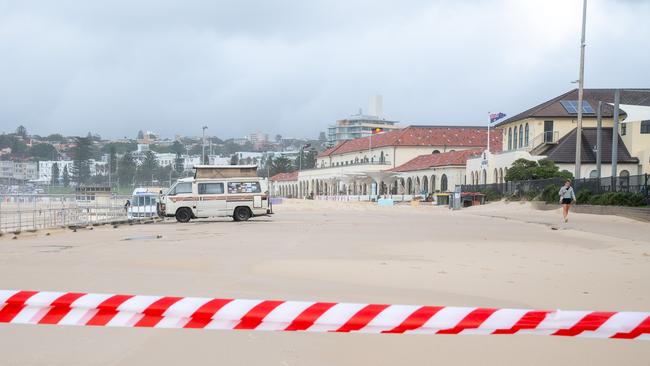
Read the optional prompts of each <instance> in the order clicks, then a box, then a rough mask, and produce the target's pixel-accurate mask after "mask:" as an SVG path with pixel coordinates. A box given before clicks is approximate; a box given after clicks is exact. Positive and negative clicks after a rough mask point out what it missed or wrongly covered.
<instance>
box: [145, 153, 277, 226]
mask: <svg viewBox="0 0 650 366" xmlns="http://www.w3.org/2000/svg"><path fill="white" fill-rule="evenodd" d="M194 169H195V173H194V177H193V178H183V179H179V180H178V181H177V182H176V183H175V184H174V185H172V186H171V187H170V188H169V190H168V191H167V192H164V193H163V194H162V195H161V196H160V202H159V204H158V214H159V215H161V216H167V217H176V220H177V221H179V222H188V221H190V220H191V219H196V218H204V217H219V216H231V217H232V218H233V219H234V220H235V221H246V220H248V219H250V218H251V217H254V216H262V215H269V214H271V213H272V208H271V205H270V203H269V194H268V184H267V181H266V179H264V178H260V177H258V176H257V166H255V165H253V166H248V165H227V166H209V165H199V166H195V167H194Z"/></svg>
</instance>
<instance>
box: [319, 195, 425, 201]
mask: <svg viewBox="0 0 650 366" xmlns="http://www.w3.org/2000/svg"><path fill="white" fill-rule="evenodd" d="M379 198H387V199H392V200H393V201H394V202H409V201H412V200H413V199H414V198H419V199H424V195H412V194H382V195H350V196H347V195H340V196H315V197H314V199H316V200H319V201H338V202H370V201H376V200H377V199H379Z"/></svg>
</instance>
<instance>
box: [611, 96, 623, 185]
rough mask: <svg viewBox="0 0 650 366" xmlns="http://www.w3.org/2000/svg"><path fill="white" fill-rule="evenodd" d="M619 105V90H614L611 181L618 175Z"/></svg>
mask: <svg viewBox="0 0 650 366" xmlns="http://www.w3.org/2000/svg"><path fill="white" fill-rule="evenodd" d="M620 103H621V90H620V89H616V90H614V124H613V127H612V179H615V178H616V177H617V176H618V174H616V172H617V168H618V118H619V108H618V105H619V104H620Z"/></svg>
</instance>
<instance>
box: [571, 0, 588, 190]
mask: <svg viewBox="0 0 650 366" xmlns="http://www.w3.org/2000/svg"><path fill="white" fill-rule="evenodd" d="M586 25H587V0H583V3H582V37H581V39H580V78H579V79H578V126H577V130H576V171H575V174H574V176H575V178H576V179H580V169H581V163H582V156H581V153H582V99H583V94H584V86H585V46H586V44H585V32H586Z"/></svg>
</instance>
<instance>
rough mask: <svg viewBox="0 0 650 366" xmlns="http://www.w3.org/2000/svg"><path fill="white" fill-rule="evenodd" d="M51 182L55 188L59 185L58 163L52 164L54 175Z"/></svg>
mask: <svg viewBox="0 0 650 366" xmlns="http://www.w3.org/2000/svg"><path fill="white" fill-rule="evenodd" d="M50 182H51V184H52V185H53V186H55V185H58V184H59V164H58V163H56V162H55V163H54V164H52V173H51V177H50Z"/></svg>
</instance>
